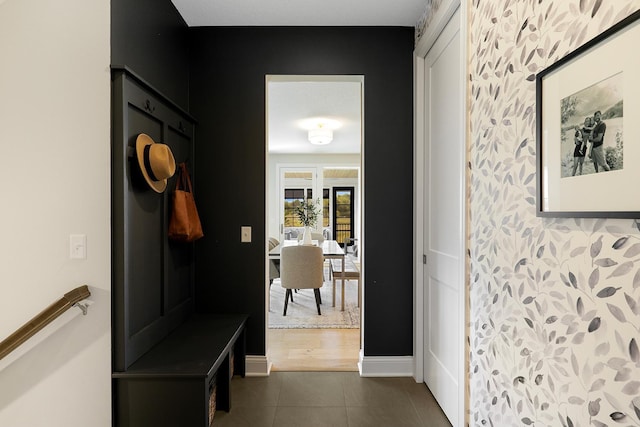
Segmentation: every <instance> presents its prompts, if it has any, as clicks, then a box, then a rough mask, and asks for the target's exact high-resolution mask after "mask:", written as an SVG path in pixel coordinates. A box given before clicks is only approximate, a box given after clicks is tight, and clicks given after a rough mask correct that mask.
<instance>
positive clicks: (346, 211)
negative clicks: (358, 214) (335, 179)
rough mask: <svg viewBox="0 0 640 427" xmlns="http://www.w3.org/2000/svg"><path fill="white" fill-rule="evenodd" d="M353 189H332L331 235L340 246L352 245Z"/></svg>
mask: <svg viewBox="0 0 640 427" xmlns="http://www.w3.org/2000/svg"><path fill="white" fill-rule="evenodd" d="M354 193H355V191H354V188H353V187H333V222H332V223H333V235H334V237H335V240H336V241H337V242H338V243H339V244H340V246H342V247H345V245H350V244H353V238H354V230H353V228H354V223H353V218H354V217H353V210H354V204H353V202H354Z"/></svg>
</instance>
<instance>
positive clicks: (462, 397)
mask: <svg viewBox="0 0 640 427" xmlns="http://www.w3.org/2000/svg"><path fill="white" fill-rule="evenodd" d="M458 8H460V39H461V40H462V46H461V49H460V56H461V57H460V64H461V73H460V74H461V76H460V84H462V85H465V89H464V90H463V91H462V96H463V99H462V102H461V105H462V108H463V112H462V117H463V118H464V121H465V123H468V122H469V116H468V111H469V110H468V104H469V101H468V96H467V94H468V91H469V88H468V80H467V79H466V77H465V76H466V75H467V74H468V73H467V68H468V67H467V52H468V43H469V42H468V33H467V17H468V5H467V2H461V1H460V0H443V1H442V3H441V4H440V7H439V8H438V9H437V10H436V11H435V12H434V14H433V16H432V18H431V22H430V24H429V26H428V27H427V29H426V31H425V33H424V34H423V35H422V38H421V39H420V40H419V41H418V43H417V45H416V48H415V50H414V126H415V129H414V170H415V174H414V183H413V184H414V186H413V188H414V228H415V234H414V334H415V335H414V349H413V351H414V353H413V354H414V377H415V380H416V382H424V378H425V374H424V361H425V354H424V334H425V328H424V324H425V323H424V322H425V305H424V297H425V291H426V289H425V285H426V284H425V280H424V273H425V265H424V264H423V255H424V250H423V248H424V244H425V241H424V240H425V239H424V233H425V226H424V224H425V223H426V221H427V219H428V218H427V217H426V212H425V210H424V193H423V191H422V190H423V183H424V178H425V165H424V158H425V144H424V143H425V140H426V135H427V127H426V126H427V123H426V122H425V113H426V111H427V101H428V100H427V99H426V97H425V87H424V79H425V73H426V70H425V58H426V56H427V54H428V53H429V51H430V49H431V47H432V46H433V45H434V43H435V42H436V40H437V39H438V37H439V35H440V34H441V33H442V31H443V29H444V27H445V26H446V24H447V23H448V22H449V20H450V19H451V17H452V16H453V15H454V13H455V12H456V10H457V9H458ZM468 140H469V130H468V126H467V129H466V130H465V132H464V133H463V147H461V148H462V149H461V153H462V158H461V159H460V161H461V162H463V168H462V169H463V170H464V171H466V170H467V168H466V167H465V165H466V157H467V147H468V146H469V142H468ZM462 183H463V184H462V185H463V186H464V188H462V189H461V194H462V195H463V200H461V204H460V206H461V209H462V212H461V217H462V218H463V220H462V224H461V227H462V230H461V236H463V239H464V240H465V241H464V242H463V245H462V250H461V253H460V259H461V260H464V262H463V263H462V267H461V269H462V271H460V277H462V278H463V289H462V292H461V293H460V301H458V303H459V309H460V310H459V312H460V313H461V315H462V318H461V319H460V327H461V328H462V331H461V336H462V338H463V342H461V343H460V354H459V355H458V357H459V365H460V366H461V367H462V369H461V372H460V376H461V378H460V379H459V382H458V383H459V384H460V387H459V397H458V399H459V402H463V404H461V405H459V408H460V409H459V414H458V419H459V420H462V422H461V423H460V425H466V424H467V421H468V417H467V415H466V414H467V408H468V407H469V398H468V395H469V393H468V389H469V380H468V372H469V369H468V366H469V365H468V362H469V358H468V345H467V335H468V327H467V322H468V317H469V316H468V313H469V307H468V300H469V298H468V294H469V290H468V283H469V278H468V265H467V264H468V257H467V256H466V252H467V248H468V237H467V223H468V214H467V213H468V206H467V196H468V192H467V188H468V173H466V172H465V177H464V179H463V180H462Z"/></svg>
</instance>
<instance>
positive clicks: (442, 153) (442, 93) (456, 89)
mask: <svg viewBox="0 0 640 427" xmlns="http://www.w3.org/2000/svg"><path fill="white" fill-rule="evenodd" d="M460 55H461V47H460V11H459V10H458V11H457V12H456V13H455V14H454V15H453V17H452V18H451V19H450V20H449V22H448V23H447V25H446V26H445V28H444V30H443V31H442V33H441V34H440V35H439V36H438V38H437V40H436V42H435V44H434V45H433V47H432V48H431V49H430V50H429V53H428V54H427V56H426V57H425V73H424V76H425V80H424V88H425V100H426V106H425V118H424V119H425V127H424V128H425V150H424V153H425V158H424V176H425V182H424V196H423V197H424V213H425V219H424V221H425V222H424V228H423V230H424V240H423V242H424V248H423V249H424V252H423V253H424V254H426V260H427V263H426V266H425V269H424V284H425V289H424V308H425V316H424V335H425V336H424V378H425V383H426V384H427V386H428V387H429V389H430V390H431V392H432V393H433V395H434V396H435V398H436V400H437V401H438V403H439V404H440V406H441V407H442V409H443V410H444V412H445V414H446V415H447V417H448V418H449V420H450V421H451V424H452V425H453V426H462V425H463V422H464V420H463V419H461V417H460V413H461V410H460V409H461V405H463V404H464V402H463V401H462V400H461V399H460V396H461V393H460V390H461V388H463V387H464V380H463V372H464V367H463V366H462V363H461V361H462V360H463V358H462V357H461V356H460V355H461V353H462V352H463V351H464V336H463V330H464V329H463V327H462V326H463V325H462V322H463V320H462V319H463V315H464V313H463V307H464V305H463V304H461V300H462V295H463V294H464V290H463V286H464V283H463V280H464V277H463V276H464V274H463V272H464V249H463V248H464V242H463V238H464V236H463V235H462V230H463V206H464V203H463V197H464V186H463V184H464V112H463V106H462V104H463V97H462V93H463V90H464V81H463V80H462V81H461V72H460V70H461V59H460V58H461V57H460Z"/></svg>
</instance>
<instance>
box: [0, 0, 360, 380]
mask: <svg viewBox="0 0 640 427" xmlns="http://www.w3.org/2000/svg"><path fill="white" fill-rule="evenodd" d="M0 1H1V0H0ZM309 79H311V80H317V81H336V82H340V81H349V82H358V83H359V84H360V135H361V137H360V160H359V163H358V164H353V163H351V162H345V163H341V162H338V163H336V161H335V160H331V161H323V164H322V166H319V165H318V164H317V163H314V164H313V165H314V166H315V167H317V168H320V169H323V168H344V167H346V168H349V169H357V170H358V188H357V190H356V197H357V201H356V206H357V207H356V212H355V216H357V219H354V222H355V223H356V225H355V226H356V227H357V229H358V230H359V234H356V236H357V237H358V238H359V244H360V249H359V258H360V280H361V282H362V283H365V281H364V280H365V271H364V267H365V252H364V239H365V236H364V221H365V219H364V202H365V201H364V194H365V191H364V190H365V179H364V168H365V165H364V154H365V146H366V145H365V133H364V125H365V119H364V117H365V108H364V93H365V75H364V74H353V75H351V74H350V75H347V74H340V75H333V74H309V75H305V74H265V76H264V92H265V141H264V142H265V144H264V146H265V147H264V149H265V152H264V155H265V160H264V164H265V170H264V174H265V188H264V193H265V200H264V203H265V216H264V224H265V227H264V239H265V259H264V272H265V273H264V278H265V285H264V298H265V300H264V308H265V309H264V330H263V333H264V343H265V355H264V357H262V356H258V357H257V359H258V361H257V362H256V363H255V364H256V365H258V364H259V367H258V368H257V369H258V370H260V371H261V372H263V374H264V375H266V376H269V375H270V373H271V357H270V354H269V346H270V343H269V309H268V301H269V298H270V293H269V270H268V269H269V256H268V241H269V200H270V197H272V195H271V190H270V188H269V187H270V177H269V173H270V161H269V82H270V81H274V80H277V81H292V82H293V81H307V80H309ZM293 166H294V165H293V164H289V163H286V164H277V165H276V170H277V175H276V181H277V182H276V191H278V190H277V189H279V188H280V182H279V179H280V168H281V167H293ZM296 166H303V167H306V166H308V164H307V163H296ZM321 175H322V174H320V173H319V174H318V176H317V177H316V186H319V188H320V190H319V191H322V188H323V185H324V181H323V177H322V176H321ZM314 191H315V190H314ZM320 194H321V193H320ZM361 292H362V302H361V304H360V355H359V361H358V369H359V371H360V373H362V359H363V357H364V351H363V349H364V320H365V319H364V304H365V298H364V294H365V290H364V287H363V288H362V291H361Z"/></svg>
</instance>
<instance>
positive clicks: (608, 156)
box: [560, 73, 624, 178]
mask: <svg viewBox="0 0 640 427" xmlns="http://www.w3.org/2000/svg"><path fill="white" fill-rule="evenodd" d="M560 114H561V119H560V120H561V151H562V153H561V154H562V155H561V157H560V159H561V165H560V167H561V177H562V178H567V177H574V176H580V175H588V174H594V173H602V172H608V171H612V170H621V169H622V168H623V158H624V156H623V138H622V136H623V129H622V119H623V98H622V73H618V74H615V75H613V76H611V77H609V78H607V79H605V80H603V81H601V82H598V83H596V84H594V85H592V86H589V87H587V88H585V89H582V90H581V91H579V92H577V93H575V94H573V95H570V96H568V97H565V98H563V99H562V100H561V106H560Z"/></svg>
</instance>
